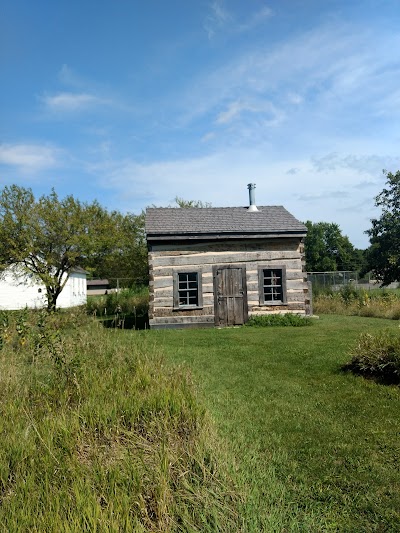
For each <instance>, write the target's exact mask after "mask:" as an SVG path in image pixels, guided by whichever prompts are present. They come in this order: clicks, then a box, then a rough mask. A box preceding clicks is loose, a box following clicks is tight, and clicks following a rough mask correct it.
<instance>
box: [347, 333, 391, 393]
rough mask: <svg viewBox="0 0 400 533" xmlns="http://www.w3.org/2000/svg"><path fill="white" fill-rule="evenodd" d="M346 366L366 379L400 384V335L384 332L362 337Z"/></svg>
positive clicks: (367, 334) (366, 334)
mask: <svg viewBox="0 0 400 533" xmlns="http://www.w3.org/2000/svg"><path fill="white" fill-rule="evenodd" d="M351 355H352V359H351V361H350V363H348V364H346V365H345V366H344V369H345V370H351V371H352V372H354V373H356V374H361V375H363V376H365V377H371V378H375V379H377V380H380V381H383V382H388V383H400V333H397V332H396V333H393V332H392V331H387V330H384V331H382V332H380V333H377V334H375V335H371V334H370V333H365V334H363V335H361V337H360V338H359V340H358V343H357V346H356V347H355V348H354V350H353V351H352V353H351Z"/></svg>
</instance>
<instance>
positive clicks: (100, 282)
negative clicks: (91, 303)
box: [87, 279, 109, 287]
mask: <svg viewBox="0 0 400 533" xmlns="http://www.w3.org/2000/svg"><path fill="white" fill-rule="evenodd" d="M103 285H106V286H108V285H109V281H108V279H88V280H87V286H88V287H98V286H103Z"/></svg>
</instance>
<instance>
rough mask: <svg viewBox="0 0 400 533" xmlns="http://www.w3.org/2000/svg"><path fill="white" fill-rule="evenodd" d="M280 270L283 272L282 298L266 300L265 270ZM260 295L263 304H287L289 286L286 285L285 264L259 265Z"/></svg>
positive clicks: (260, 301)
mask: <svg viewBox="0 0 400 533" xmlns="http://www.w3.org/2000/svg"><path fill="white" fill-rule="evenodd" d="M265 270H279V271H280V272H281V287H282V299H281V300H276V301H265V299H264V271H265ZM258 295H259V303H260V305H262V306H268V307H270V306H279V305H287V286H286V266H285V265H276V266H275V265H259V267H258Z"/></svg>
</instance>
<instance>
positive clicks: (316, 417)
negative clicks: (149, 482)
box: [145, 316, 400, 532]
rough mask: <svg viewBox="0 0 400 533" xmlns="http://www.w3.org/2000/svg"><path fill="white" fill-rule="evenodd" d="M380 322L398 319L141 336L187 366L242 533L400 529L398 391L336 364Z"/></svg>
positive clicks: (330, 319)
mask: <svg viewBox="0 0 400 533" xmlns="http://www.w3.org/2000/svg"><path fill="white" fill-rule="evenodd" d="M383 328H397V329H398V328H399V323H398V322H394V321H387V320H382V319H371V318H361V317H345V316H323V317H321V318H320V319H319V320H317V321H316V323H315V324H314V325H313V326H311V327H302V328H293V327H270V328H250V327H240V328H229V329H210V330H169V331H150V332H147V333H145V335H146V336H147V338H148V339H149V340H151V342H155V343H156V344H157V345H158V346H159V347H160V350H161V351H162V352H164V353H165V355H166V357H167V359H168V360H169V361H172V362H174V363H179V364H185V365H188V366H189V367H190V368H191V369H192V372H193V377H194V380H195V382H196V383H197V387H198V390H199V392H200V394H201V396H202V397H203V399H204V401H205V403H206V405H207V407H208V408H209V410H210V412H211V415H212V417H213V419H214V422H215V426H216V429H217V431H218V433H219V435H220V436H221V437H222V439H223V440H224V442H225V443H226V453H227V455H228V460H229V461H230V462H231V464H232V476H233V478H234V480H235V481H236V483H237V484H238V487H239V489H240V491H241V492H242V493H243V501H244V503H243V508H242V509H241V513H242V515H243V531H346V532H347V531H400V468H399V467H400V461H399V459H400V388H398V387H395V386H385V385H380V384H377V383H374V382H372V381H368V380H365V379H363V378H361V377H357V376H353V375H351V374H349V373H344V372H342V371H341V370H340V367H341V365H342V364H343V363H345V362H347V361H348V360H349V350H350V349H351V347H352V346H353V345H354V343H355V342H356V340H357V338H358V336H359V335H360V333H362V332H370V333H373V332H374V331H377V330H380V329H383ZM399 334H400V330H399Z"/></svg>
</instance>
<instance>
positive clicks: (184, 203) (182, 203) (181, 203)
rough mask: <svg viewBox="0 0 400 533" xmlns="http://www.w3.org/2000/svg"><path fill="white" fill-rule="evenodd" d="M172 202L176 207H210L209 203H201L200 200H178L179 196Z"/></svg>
mask: <svg viewBox="0 0 400 533" xmlns="http://www.w3.org/2000/svg"><path fill="white" fill-rule="evenodd" d="M174 202H175V203H176V205H177V207H183V208H186V207H199V208H202V207H212V206H211V204H210V202H202V201H201V200H184V199H183V198H180V197H179V196H175V198H174Z"/></svg>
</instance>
